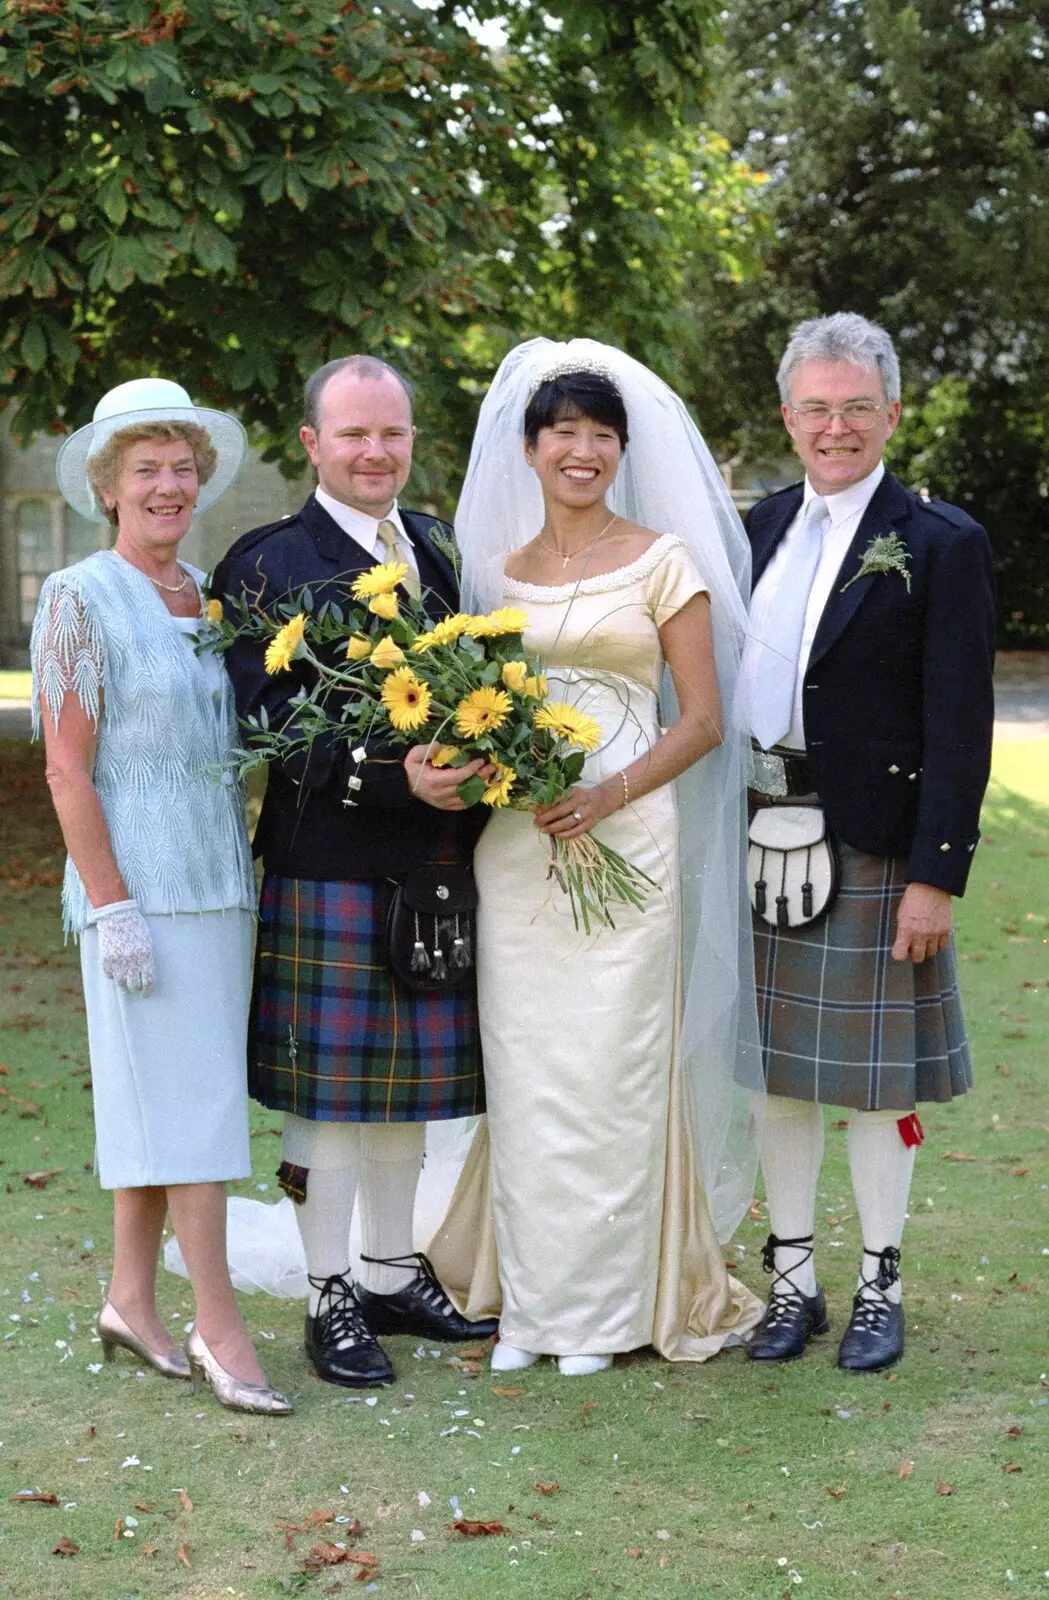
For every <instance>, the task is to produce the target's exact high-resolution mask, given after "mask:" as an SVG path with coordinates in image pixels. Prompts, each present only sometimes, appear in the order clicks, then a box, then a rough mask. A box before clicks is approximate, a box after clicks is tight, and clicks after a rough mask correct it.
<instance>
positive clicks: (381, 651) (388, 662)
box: [372, 639, 404, 672]
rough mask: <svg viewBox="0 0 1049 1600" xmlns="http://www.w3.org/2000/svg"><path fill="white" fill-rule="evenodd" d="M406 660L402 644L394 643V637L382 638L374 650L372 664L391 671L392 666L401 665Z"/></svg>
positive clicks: (383, 670)
mask: <svg viewBox="0 0 1049 1600" xmlns="http://www.w3.org/2000/svg"><path fill="white" fill-rule="evenodd" d="M403 660H404V651H403V650H402V649H401V647H400V645H397V644H394V642H393V640H392V639H380V640H379V642H378V644H377V645H376V646H375V649H374V650H373V651H372V666H373V667H378V668H379V669H380V671H382V672H389V670H390V668H391V667H399V666H400V665H401V662H402V661H403Z"/></svg>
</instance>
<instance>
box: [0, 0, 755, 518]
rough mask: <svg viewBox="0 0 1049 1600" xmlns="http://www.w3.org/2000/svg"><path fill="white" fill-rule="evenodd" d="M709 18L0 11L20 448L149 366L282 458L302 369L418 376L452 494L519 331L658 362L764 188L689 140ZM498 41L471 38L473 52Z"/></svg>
mask: <svg viewBox="0 0 1049 1600" xmlns="http://www.w3.org/2000/svg"><path fill="white" fill-rule="evenodd" d="M716 11H717V6H716V5H715V4H713V3H709V0H649V3H647V4H646V5H644V6H640V5H637V4H633V3H629V0H548V3H545V4H544V5H542V6H533V5H531V4H529V3H526V0H503V3H501V4H495V3H491V4H490V3H485V0H474V3H473V4H466V5H463V6H461V7H460V6H457V5H449V4H443V3H439V0H438V3H433V4H422V5H420V4H416V3H414V0H382V4H358V3H355V0H347V3H345V4H342V5H337V4H327V5H326V4H324V3H323V0H320V3H318V0H156V3H153V0H6V4H5V6H4V8H3V11H2V12H0V172H2V177H0V301H2V309H3V319H2V322H0V328H2V332H0V353H2V354H0V399H2V400H5V401H16V402H17V415H16V421H15V426H16V430H17V431H18V432H19V434H20V435H21V436H22V437H27V436H29V435H31V434H32V433H33V432H35V431H37V430H40V429H47V428H54V429H58V430H62V429H65V428H68V427H71V426H77V425H79V424H80V423H82V422H83V421H85V420H86V419H87V418H88V417H89V416H90V414H91V410H92V408H93V406H94V404H95V401H96V400H97V399H98V397H99V395H100V394H101V393H102V392H103V391H104V390H105V389H107V388H108V387H109V386H111V385H112V384H114V383H117V382H120V381H122V380H123V379H125V378H128V377H132V376H137V375H141V374H143V373H146V372H155V373H159V374H163V375H165V376H170V377H174V378H176V379H178V380H179V381H181V382H183V383H184V384H185V385H186V387H187V388H188V389H189V390H190V391H191V393H193V394H194V396H195V397H197V398H198V399H200V400H202V401H209V402H211V403H213V404H216V405H219V406H229V407H232V408H234V409H236V410H237V411H239V413H240V414H241V416H242V417H243V419H244V421H245V422H246V423H247V424H249V425H253V426H254V428H255V430H256V436H257V437H258V438H259V439H260V441H261V442H262V444H263V445H264V447H265V450H266V452H267V454H268V455H269V456H270V457H271V458H272V459H276V460H278V461H279V462H280V464H281V465H282V467H283V468H284V469H285V470H286V471H288V472H295V471H298V470H300V469H301V465H302V453H301V449H300V447H299V445H298V442H297V439H296V431H297V427H298V423H299V421H300V404H301V400H300V396H301V386H302V379H303V377H304V376H305V375H306V374H307V373H308V372H309V371H311V370H312V369H313V368H314V367H315V366H317V365H318V364H319V363H320V362H322V361H325V360H327V359H328V358H329V357H331V356H332V355H336V354H342V353H345V352H347V351H350V350H363V351H370V352H373V353H375V354H379V355H382V356H384V357H386V358H387V359H390V360H392V361H394V362H395V363H396V364H397V365H399V366H400V367H401V368H402V370H405V371H406V372H407V374H408V375H409V376H410V377H412V378H413V379H414V380H415V381H416V383H417V384H418V386H419V389H420V399H421V410H422V421H423V423H424V439H427V438H428V441H429V442H428V443H426V444H424V447H423V450H422V451H421V482H420V483H419V484H417V486H416V487H417V491H418V489H419V488H420V487H421V488H422V489H423V490H424V491H429V492H430V493H432V494H434V495H437V496H442V495H446V493H447V490H448V487H449V486H450V484H451V482H452V480H454V476H455V473H456V470H457V468H458V469H461V466H462V464H463V460H464V446H465V443H466V441H467V440H468V438H469V433H470V429H471V427H472V422H473V417H474V414H475V411H476V403H477V400H476V397H477V393H478V392H479V389H480V388H481V387H483V384H484V382H485V380H486V379H487V377H488V376H489V375H490V373H491V371H492V370H493V369H494V365H495V364H496V362H497V361H498V360H499V359H500V357H501V356H502V355H503V353H504V352H505V350H506V349H507V348H509V346H510V345H511V344H513V343H514V342H515V341H516V340H517V339H518V338H521V337H526V336H528V335H530V334H533V333H537V332H543V333H548V334H551V335H553V336H555V337H563V336H565V335H567V334H570V333H574V332H580V331H585V332H588V333H594V334H597V335H598V336H605V337H609V338H614V339H616V340H617V342H620V343H626V344H627V345H628V346H629V347H630V348H631V349H632V350H633V352H634V353H635V354H637V355H638V356H639V357H641V358H642V359H644V360H648V361H651V362H652V363H653V364H654V365H656V366H657V367H659V368H660V369H661V370H663V371H664V372H665V373H666V374H667V376H669V377H674V376H675V375H678V374H679V372H680V348H681V339H682V337H683V335H684V332H685V331H686V329H687V323H688V321H689V319H688V317H687V315H686V313H685V312H684V311H683V310H682V304H683V298H684V297H683V293H682V285H683V283H684V277H685V274H686V273H687V272H688V271H689V270H698V268H699V264H700V263H705V264H706V265H707V266H708V267H709V268H710V270H712V271H713V270H717V271H718V272H721V273H724V274H727V275H729V276H732V275H738V274H739V273H740V272H743V271H745V270H746V269H747V266H748V264H749V261H750V259H751V254H750V252H751V238H752V235H753V233H754V229H755V226H756V224H755V222H754V221H753V210H754V206H755V202H756V197H757V194H758V186H757V185H756V184H755V183H754V182H753V181H752V178H751V175H750V173H749V171H748V170H747V168H746V166H745V164H743V163H741V162H739V161H736V160H735V159H734V158H732V156H731V154H730V153H729V150H728V145H727V143H726V141H725V140H724V139H721V138H718V137H715V136H712V135H711V134H710V133H709V132H708V131H707V130H706V129H705V128H704V126H703V124H702V122H701V121H700V108H701V104H702V99H703V96H704V93H705V91H706V84H705V72H704V61H705V57H704V51H705V46H706V41H707V38H708V35H709V30H710V27H711V25H712V23H713V21H714V18H715V13H716ZM492 41H494V42H492Z"/></svg>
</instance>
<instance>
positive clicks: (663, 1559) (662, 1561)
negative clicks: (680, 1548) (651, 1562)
mask: <svg viewBox="0 0 1049 1600" xmlns="http://www.w3.org/2000/svg"><path fill="white" fill-rule="evenodd" d="M659 1565H660V1566H661V1567H664V1568H665V1567H669V1565H670V1557H669V1556H665V1555H664V1556H660V1558H659Z"/></svg>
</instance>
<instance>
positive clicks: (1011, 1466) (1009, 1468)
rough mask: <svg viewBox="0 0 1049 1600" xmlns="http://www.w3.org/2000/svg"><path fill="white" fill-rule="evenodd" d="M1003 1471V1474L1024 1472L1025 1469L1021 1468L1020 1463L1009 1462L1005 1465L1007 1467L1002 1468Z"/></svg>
mask: <svg viewBox="0 0 1049 1600" xmlns="http://www.w3.org/2000/svg"><path fill="white" fill-rule="evenodd" d="M1002 1471H1003V1472H1022V1471H1023V1467H1021V1466H1020V1464H1019V1462H1018V1461H1007V1462H1006V1463H1005V1465H1004V1466H1003V1467H1002Z"/></svg>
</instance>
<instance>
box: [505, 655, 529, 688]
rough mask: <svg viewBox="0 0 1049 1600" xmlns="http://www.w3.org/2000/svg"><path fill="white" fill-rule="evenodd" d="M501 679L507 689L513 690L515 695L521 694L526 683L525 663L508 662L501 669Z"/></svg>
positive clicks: (526, 669)
mask: <svg viewBox="0 0 1049 1600" xmlns="http://www.w3.org/2000/svg"><path fill="white" fill-rule="evenodd" d="M502 678H503V682H504V683H505V684H506V687H507V688H508V689H513V690H515V691H516V692H517V694H521V693H522V692H523V690H524V686H525V684H526V683H527V682H528V663H527V661H508V662H507V663H506V665H505V666H504V667H503V672H502Z"/></svg>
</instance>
